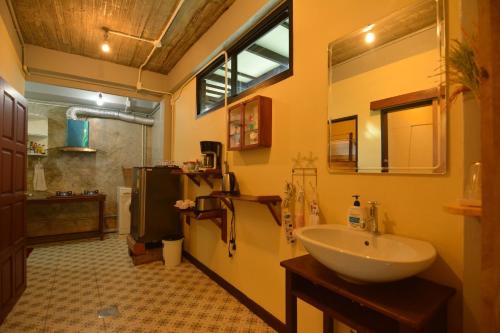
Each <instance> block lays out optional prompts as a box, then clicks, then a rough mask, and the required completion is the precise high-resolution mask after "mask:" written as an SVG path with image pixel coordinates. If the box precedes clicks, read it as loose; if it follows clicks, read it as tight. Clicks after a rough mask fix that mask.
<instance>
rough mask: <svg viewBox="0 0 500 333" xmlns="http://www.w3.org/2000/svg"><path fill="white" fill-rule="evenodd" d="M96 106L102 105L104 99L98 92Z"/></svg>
mask: <svg viewBox="0 0 500 333" xmlns="http://www.w3.org/2000/svg"><path fill="white" fill-rule="evenodd" d="M95 102H96V104H97V105H98V106H103V104H104V100H103V99H102V94H101V93H99V96H98V97H97V100H96V101H95Z"/></svg>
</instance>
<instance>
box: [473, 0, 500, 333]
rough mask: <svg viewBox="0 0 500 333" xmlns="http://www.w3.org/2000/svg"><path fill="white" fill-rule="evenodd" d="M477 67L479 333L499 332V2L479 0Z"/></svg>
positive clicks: (496, 0)
mask: <svg viewBox="0 0 500 333" xmlns="http://www.w3.org/2000/svg"><path fill="white" fill-rule="evenodd" d="M478 4H479V17H480V18H481V19H480V20H479V27H478V28H479V32H478V47H477V50H478V62H479V64H480V66H481V72H482V84H481V91H480V94H481V103H480V104H481V160H482V164H483V172H482V173H483V175H482V179H483V182H482V198H483V200H482V203H483V207H482V219H481V234H482V240H481V243H482V244H481V285H480V286H481V323H480V326H481V332H482V333H494V332H500V75H499V74H500V62H499V61H498V54H499V53H500V36H499V32H500V1H498V0H479V3H478Z"/></svg>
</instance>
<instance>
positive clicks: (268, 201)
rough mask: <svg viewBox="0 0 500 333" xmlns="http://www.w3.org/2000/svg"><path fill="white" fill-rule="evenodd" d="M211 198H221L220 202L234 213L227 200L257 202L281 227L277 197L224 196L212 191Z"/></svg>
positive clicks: (279, 206)
mask: <svg viewBox="0 0 500 333" xmlns="http://www.w3.org/2000/svg"><path fill="white" fill-rule="evenodd" d="M210 195H211V196H213V197H217V198H221V200H222V202H224V204H225V205H226V206H227V207H228V208H229V210H231V212H234V207H232V204H231V203H230V202H229V201H228V199H233V200H240V201H247V202H257V203H260V204H262V205H265V206H266V207H267V208H268V209H269V212H271V215H272V216H273V219H274V221H275V222H276V224H277V225H279V226H281V197H280V196H279V195H247V194H237V195H235V194H226V193H224V192H221V191H213V192H212V193H211V194H210Z"/></svg>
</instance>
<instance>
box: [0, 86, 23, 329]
mask: <svg viewBox="0 0 500 333" xmlns="http://www.w3.org/2000/svg"><path fill="white" fill-rule="evenodd" d="M26 105H27V104H26V100H25V99H24V98H23V97H22V96H21V95H20V94H19V93H17V92H16V91H15V90H14V89H13V88H12V87H10V86H9V85H8V84H7V83H6V82H5V81H4V80H3V79H2V78H0V323H1V322H2V321H3V320H4V319H5V317H6V316H7V314H8V313H9V311H10V310H11V309H12V307H13V306H14V304H15V303H16V301H17V300H18V299H19V297H20V296H21V294H22V293H23V291H24V289H25V288H26V249H25V246H26V237H25V234H26V222H25V204H26V195H25V192H26V132H27V107H26Z"/></svg>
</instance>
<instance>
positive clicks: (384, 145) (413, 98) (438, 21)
mask: <svg viewBox="0 0 500 333" xmlns="http://www.w3.org/2000/svg"><path fill="white" fill-rule="evenodd" d="M442 17H444V16H443V14H442V10H441V7H440V3H439V2H436V1H435V0H420V1H417V2H414V3H412V4H411V5H409V6H407V7H405V8H403V9H401V10H399V11H397V12H395V13H393V14H391V15H389V16H387V17H385V18H384V19H382V20H379V21H377V22H375V23H373V24H370V25H369V26H367V27H365V28H363V29H360V30H358V31H356V32H354V33H351V34H349V35H347V36H345V37H343V38H340V39H338V40H335V41H334V42H332V43H331V44H330V45H329V92H328V133H329V137H328V145H329V146H328V147H329V149H328V155H329V156H328V163H329V168H330V170H331V171H334V172H372V173H380V172H388V173H427V174H442V173H444V172H445V171H446V159H445V157H446V149H445V148H446V140H445V138H446V132H445V130H446V112H445V109H444V107H443V105H444V96H445V90H444V88H443V87H444V82H445V81H444V73H442V71H441V68H442V59H443V53H444V49H445V45H444V32H443V27H444V23H443V19H442Z"/></svg>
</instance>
